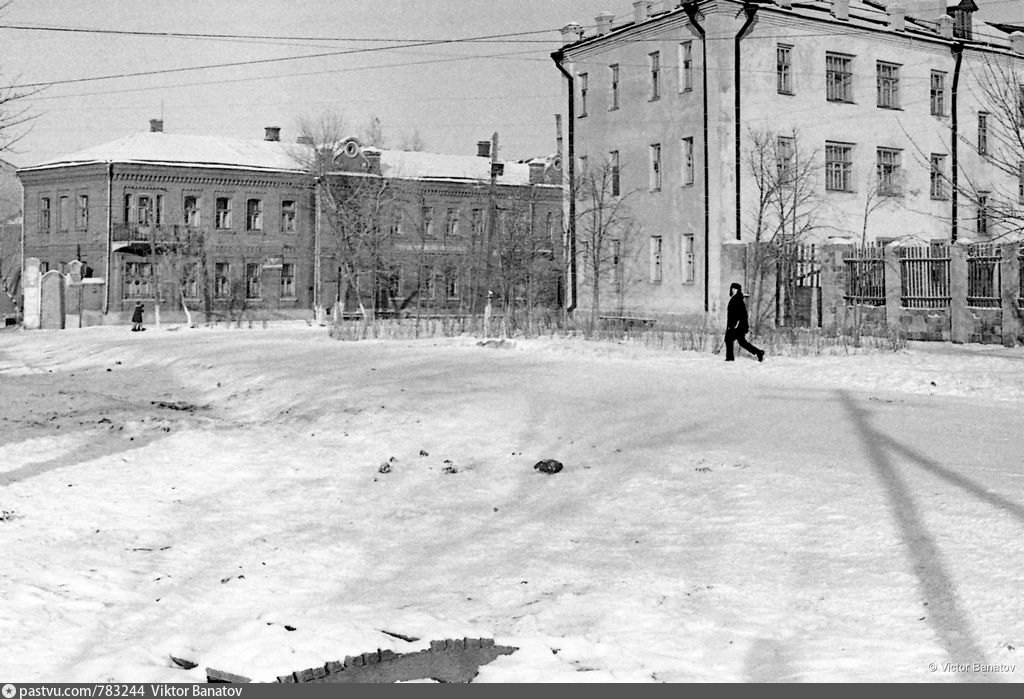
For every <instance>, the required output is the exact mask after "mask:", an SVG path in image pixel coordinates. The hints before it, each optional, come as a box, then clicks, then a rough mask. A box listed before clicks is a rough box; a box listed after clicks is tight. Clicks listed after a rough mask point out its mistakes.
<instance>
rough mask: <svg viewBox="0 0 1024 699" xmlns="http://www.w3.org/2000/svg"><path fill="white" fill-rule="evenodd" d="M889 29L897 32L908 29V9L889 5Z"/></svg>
mask: <svg viewBox="0 0 1024 699" xmlns="http://www.w3.org/2000/svg"><path fill="white" fill-rule="evenodd" d="M887 12H888V14H889V28H890V29H892V30H893V31H896V32H901V31H903V30H904V29H906V20H907V8H905V7H903V5H889V8H888V10H887Z"/></svg>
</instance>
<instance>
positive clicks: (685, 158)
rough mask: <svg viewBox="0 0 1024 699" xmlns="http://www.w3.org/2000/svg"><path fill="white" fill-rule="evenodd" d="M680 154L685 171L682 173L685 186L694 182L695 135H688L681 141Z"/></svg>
mask: <svg viewBox="0 0 1024 699" xmlns="http://www.w3.org/2000/svg"><path fill="white" fill-rule="evenodd" d="M680 151H681V152H680V156H681V158H680V159H681V161H682V162H681V164H682V167H683V171H682V172H681V173H680V174H681V175H682V180H683V186H684V187H686V186H688V185H691V184H693V136H687V137H686V138H684V139H682V141H680Z"/></svg>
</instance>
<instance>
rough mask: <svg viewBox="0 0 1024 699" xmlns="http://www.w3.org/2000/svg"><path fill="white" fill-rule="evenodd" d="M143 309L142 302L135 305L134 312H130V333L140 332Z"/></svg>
mask: <svg viewBox="0 0 1024 699" xmlns="http://www.w3.org/2000/svg"><path fill="white" fill-rule="evenodd" d="M144 308H145V307H144V306H143V305H142V301H138V302H136V303H135V310H134V311H132V332H133V333H135V332H138V331H140V330H142V311H143V309H144Z"/></svg>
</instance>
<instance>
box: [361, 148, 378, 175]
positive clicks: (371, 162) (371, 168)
mask: <svg viewBox="0 0 1024 699" xmlns="http://www.w3.org/2000/svg"><path fill="white" fill-rule="evenodd" d="M363 156H365V157H366V171H367V172H368V173H370V174H371V175H379V174H380V151H379V150H376V149H373V148H367V149H366V150H364V151H363Z"/></svg>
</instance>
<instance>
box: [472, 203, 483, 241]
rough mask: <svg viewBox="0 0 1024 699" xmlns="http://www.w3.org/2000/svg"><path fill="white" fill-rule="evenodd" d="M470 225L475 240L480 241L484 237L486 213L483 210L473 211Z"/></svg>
mask: <svg viewBox="0 0 1024 699" xmlns="http://www.w3.org/2000/svg"><path fill="white" fill-rule="evenodd" d="M470 225H471V226H472V231H471V232H472V234H473V239H474V240H480V239H481V238H483V235H484V212H483V209H473V211H472V212H471V213H470Z"/></svg>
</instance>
